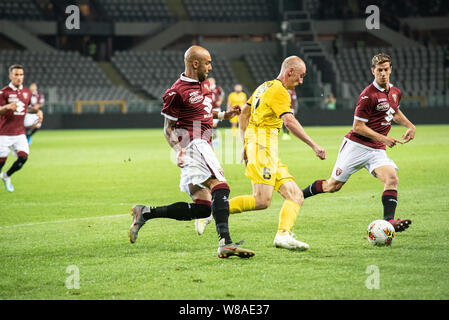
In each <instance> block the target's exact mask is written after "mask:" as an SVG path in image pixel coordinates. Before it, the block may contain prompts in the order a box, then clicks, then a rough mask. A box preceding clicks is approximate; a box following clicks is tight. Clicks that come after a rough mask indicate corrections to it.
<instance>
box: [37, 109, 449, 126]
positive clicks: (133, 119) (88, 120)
mask: <svg viewBox="0 0 449 320" xmlns="http://www.w3.org/2000/svg"><path fill="white" fill-rule="evenodd" d="M404 113H405V115H406V116H407V117H408V118H409V119H410V121H412V122H413V123H415V124H449V108H422V109H408V110H404ZM353 116H354V112H353V111H352V110H338V111H329V110H305V111H302V112H300V113H299V115H297V117H298V119H299V121H300V122H301V124H302V125H304V126H334V125H335V126H350V125H352V119H353ZM163 126H164V119H163V117H162V116H161V115H160V114H158V113H144V114H137V113H135V114H134V113H133V114H126V115H122V114H84V115H75V114H59V115H56V114H49V115H46V116H45V119H44V124H43V129H125V128H162V127H163ZM227 126H229V122H227V121H225V122H222V123H221V124H220V127H227Z"/></svg>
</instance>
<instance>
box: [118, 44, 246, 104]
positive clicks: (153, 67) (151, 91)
mask: <svg viewBox="0 0 449 320" xmlns="http://www.w3.org/2000/svg"><path fill="white" fill-rule="evenodd" d="M112 63H113V64H114V65H115V67H116V68H117V69H118V70H119V72H120V73H121V74H122V76H123V77H124V78H125V79H126V80H127V81H128V82H129V83H130V84H131V86H132V87H134V88H136V89H139V90H142V91H143V92H145V93H146V94H148V95H149V96H150V97H151V98H152V99H158V100H160V99H161V98H162V95H163V94H164V92H165V91H166V90H167V89H168V88H169V87H170V86H171V85H172V84H173V83H174V82H175V81H176V80H177V79H178V78H179V76H180V74H181V73H182V72H183V71H184V52H182V51H170V50H166V51H122V52H116V53H115V55H114V56H113V57H112ZM212 66H213V69H212V71H211V72H210V73H209V76H212V77H215V78H216V81H217V85H220V86H221V87H222V88H223V89H224V91H225V92H226V93H229V92H230V91H232V88H233V86H234V84H235V83H236V82H237V80H236V78H235V76H234V74H233V72H232V68H231V66H230V64H229V62H228V61H227V60H226V59H224V58H222V57H219V56H214V55H213V56H212Z"/></svg>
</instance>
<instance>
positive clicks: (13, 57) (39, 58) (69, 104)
mask: <svg viewBox="0 0 449 320" xmlns="http://www.w3.org/2000/svg"><path fill="white" fill-rule="evenodd" d="M17 63H20V64H22V65H23V66H24V68H25V84H26V85H28V84H30V83H31V82H36V83H38V85H39V88H40V90H41V91H43V92H44V93H45V94H46V96H47V102H54V106H53V107H52V108H50V109H49V110H47V111H50V112H54V113H72V112H73V111H74V104H75V102H76V101H77V100H126V101H127V102H128V103H129V107H128V112H146V111H148V110H149V109H148V107H147V105H145V103H144V101H142V99H140V98H139V97H137V96H136V95H135V94H133V93H132V92H130V91H129V90H127V89H126V88H124V87H115V86H113V85H112V83H111V81H110V80H109V79H107V77H106V76H105V74H104V73H103V72H102V71H101V69H100V68H99V67H98V65H97V64H96V63H95V62H94V61H93V60H92V58H90V57H84V56H81V55H80V54H79V53H78V52H63V51H52V52H32V51H15V50H1V51H0V67H1V70H2V74H1V80H2V83H8V81H9V80H8V74H7V73H8V72H7V70H8V67H9V66H10V65H12V64H17ZM131 102H132V103H131ZM84 110H86V112H89V111H92V112H98V107H96V106H93V107H87V108H86V109H83V112H84ZM118 110H119V109H118V108H107V109H106V110H105V112H111V111H112V112H114V111H115V112H117V111H118Z"/></svg>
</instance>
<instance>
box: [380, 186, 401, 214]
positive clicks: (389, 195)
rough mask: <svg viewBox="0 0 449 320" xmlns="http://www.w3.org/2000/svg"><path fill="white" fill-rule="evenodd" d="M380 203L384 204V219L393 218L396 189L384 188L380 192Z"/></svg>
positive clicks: (396, 199) (396, 200)
mask: <svg viewBox="0 0 449 320" xmlns="http://www.w3.org/2000/svg"><path fill="white" fill-rule="evenodd" d="M382 204H383V206H384V220H387V221H389V220H391V219H394V213H395V212H396V206H397V205H398V192H397V190H385V191H384V192H383V193H382Z"/></svg>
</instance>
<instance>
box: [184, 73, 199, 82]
mask: <svg viewBox="0 0 449 320" xmlns="http://www.w3.org/2000/svg"><path fill="white" fill-rule="evenodd" d="M180 79H181V80H182V81H187V82H198V83H199V81H198V80H195V79H192V78H189V77H186V76H185V75H184V73H181V77H180Z"/></svg>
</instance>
